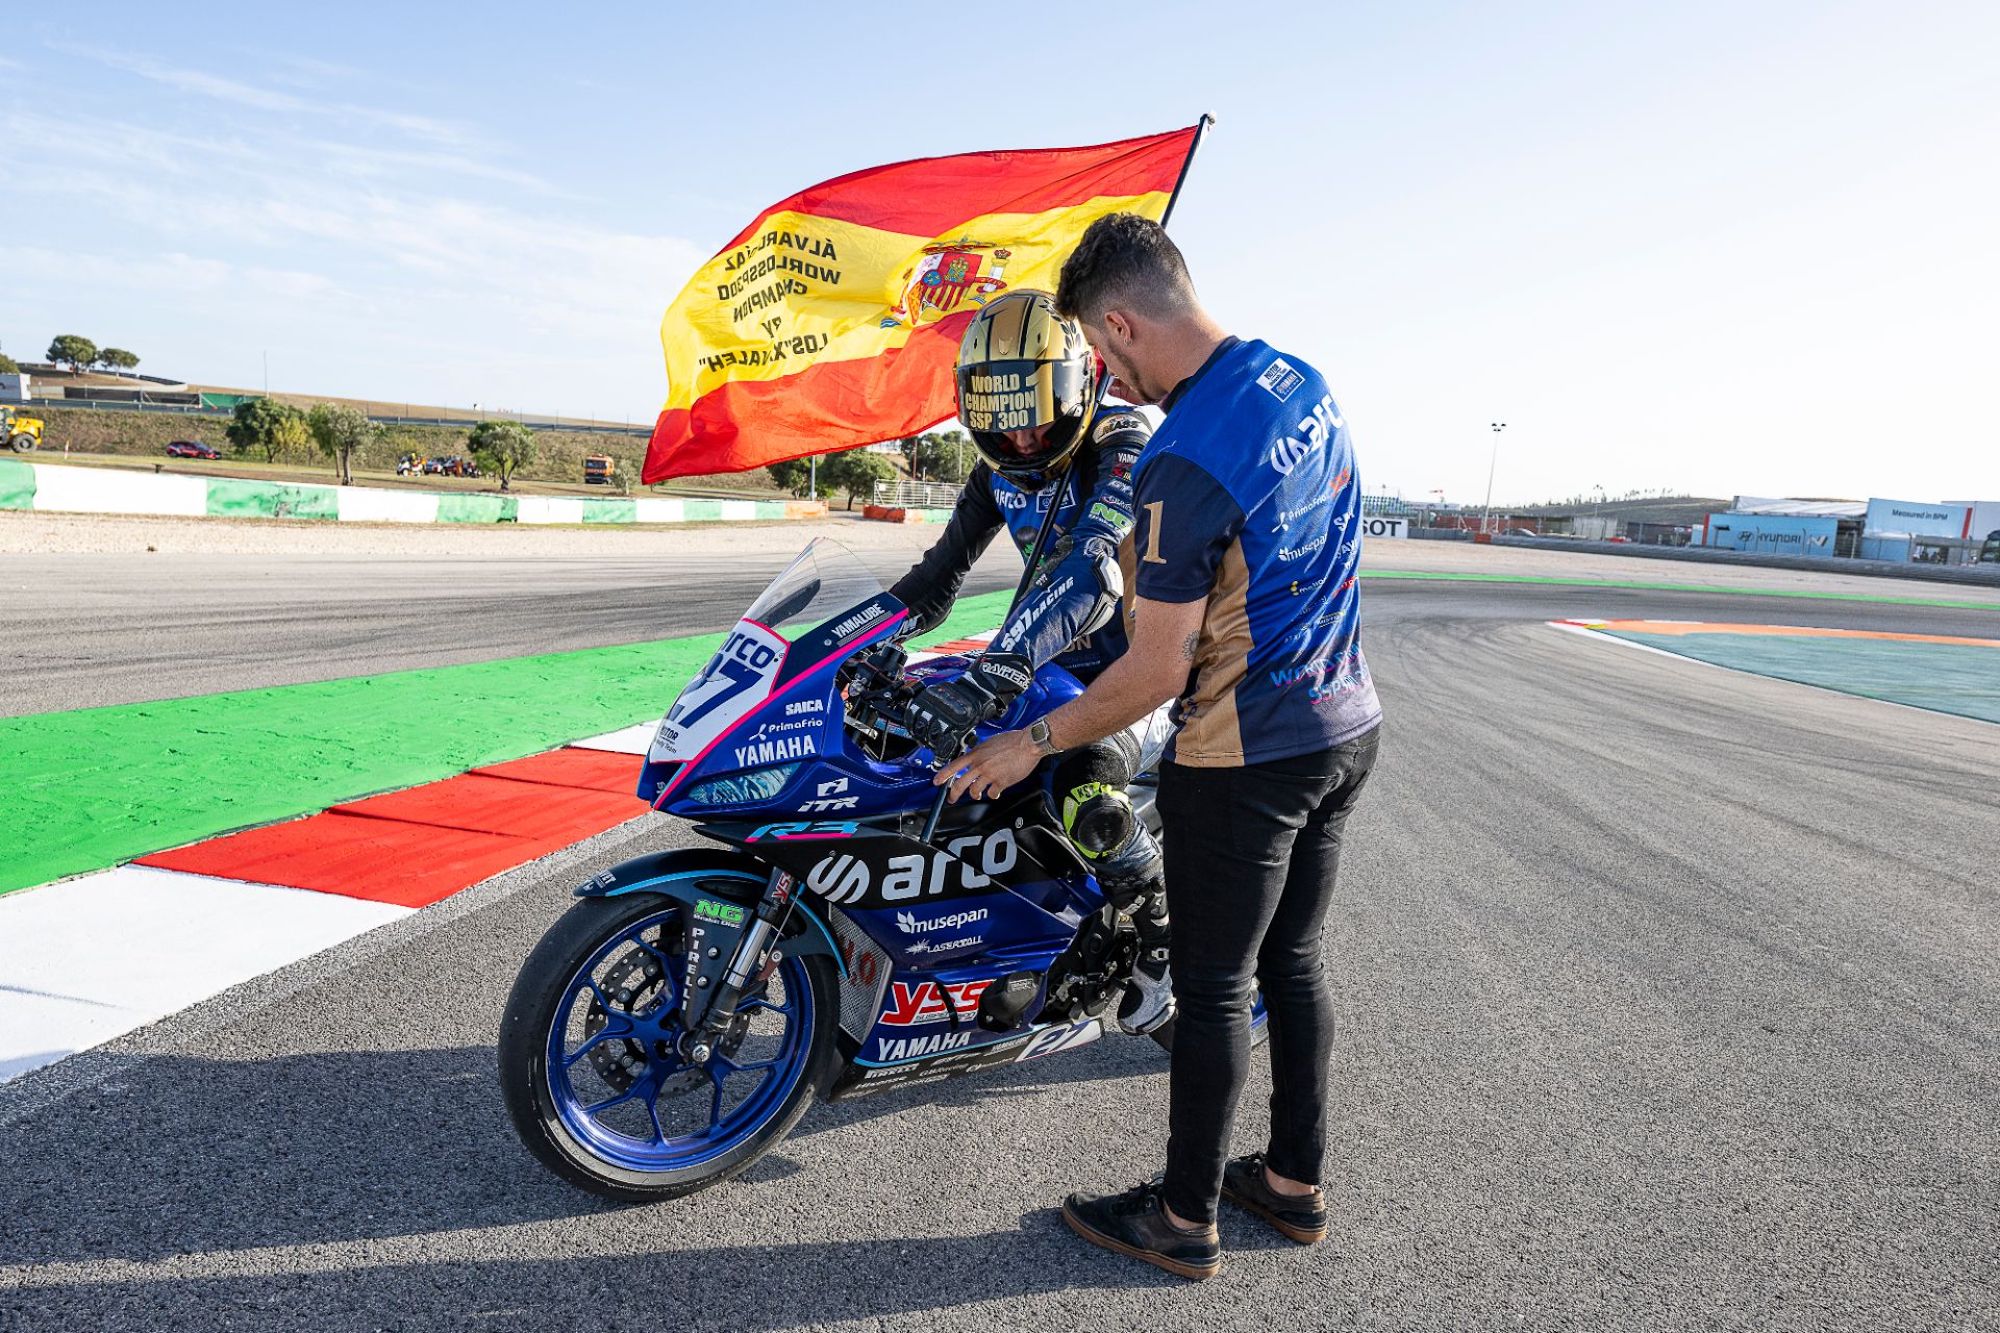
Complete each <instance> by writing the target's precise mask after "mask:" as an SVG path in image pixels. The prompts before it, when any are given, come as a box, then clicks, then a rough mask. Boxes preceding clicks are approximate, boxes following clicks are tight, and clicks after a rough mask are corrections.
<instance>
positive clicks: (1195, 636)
mask: <svg viewBox="0 0 2000 1333" xmlns="http://www.w3.org/2000/svg"><path fill="white" fill-rule="evenodd" d="M1200 642H1201V631H1200V630H1196V631H1195V632H1194V633H1192V634H1190V635H1188V636H1187V638H1186V639H1185V640H1183V641H1182V643H1181V657H1182V658H1183V659H1185V660H1186V661H1189V662H1192V661H1194V650H1195V646H1196V645H1197V644H1199V643H1200Z"/></svg>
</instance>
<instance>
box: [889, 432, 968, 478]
mask: <svg viewBox="0 0 2000 1333" xmlns="http://www.w3.org/2000/svg"><path fill="white" fill-rule="evenodd" d="M907 456H908V457H909V458H910V464H911V466H910V475H911V476H912V477H913V478H916V479H918V480H921V481H937V482H944V483H945V484H947V485H962V484H963V483H964V481H965V479H966V478H967V477H969V476H971V475H972V465H973V464H974V463H976V462H978V461H979V454H978V452H977V451H976V450H974V449H973V447H972V441H971V440H970V439H969V438H967V436H966V434H965V432H964V431H957V430H953V431H944V432H941V433H939V434H935V435H926V436H924V437H922V438H921V439H919V440H918V441H917V444H916V448H915V449H914V450H911V451H910V452H909V454H908V455H907Z"/></svg>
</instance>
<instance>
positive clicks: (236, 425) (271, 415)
mask: <svg viewBox="0 0 2000 1333" xmlns="http://www.w3.org/2000/svg"><path fill="white" fill-rule="evenodd" d="M223 434H224V435H225V436H226V437H228V440H229V447H230V448H232V449H234V450H235V451H236V452H237V453H239V454H247V453H249V452H250V451H251V450H253V449H257V450H262V451H263V454H264V461H265V462H267V463H275V462H276V461H277V460H278V455H279V454H280V453H286V452H292V451H298V450H303V449H304V447H305V443H306V441H307V439H309V438H310V436H309V434H308V432H307V430H306V419H305V414H304V413H302V412H300V411H299V409H298V408H296V407H293V406H292V405H291V404H290V403H281V402H279V401H278V400H277V399H275V398H246V399H244V400H243V401H242V402H240V403H238V404H237V405H236V411H235V413H234V414H233V415H232V416H231V417H230V421H229V425H228V427H227V428H226V429H225V430H224V431H223Z"/></svg>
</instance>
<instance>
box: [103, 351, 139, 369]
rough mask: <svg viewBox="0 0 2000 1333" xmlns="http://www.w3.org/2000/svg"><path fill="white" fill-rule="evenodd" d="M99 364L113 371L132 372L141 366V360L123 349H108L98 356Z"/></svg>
mask: <svg viewBox="0 0 2000 1333" xmlns="http://www.w3.org/2000/svg"><path fill="white" fill-rule="evenodd" d="M97 363H98V364H99V365H101V366H109V367H111V368H112V369H113V370H131V369H133V368H134V367H136V366H137V365H138V364H139V358H138V357H137V356H135V355H134V354H133V353H131V352H128V351H126V350H125V349H124V348H122V347H107V348H105V349H104V350H103V351H101V352H99V353H98V354H97Z"/></svg>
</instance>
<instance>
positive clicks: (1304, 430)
mask: <svg viewBox="0 0 2000 1333" xmlns="http://www.w3.org/2000/svg"><path fill="white" fill-rule="evenodd" d="M1346 424H1347V423H1346V422H1344V421H1342V420H1341V418H1340V416H1339V415H1338V414H1337V413H1335V411H1334V410H1333V395H1332V394H1322V395H1321V396H1320V400H1319V401H1318V402H1317V403H1315V404H1313V410H1312V415H1311V416H1308V417H1305V418H1303V419H1302V420H1300V422H1299V424H1298V427H1297V430H1296V431H1295V432H1294V433H1293V434H1291V435H1287V436H1286V437H1285V438H1284V439H1282V440H1279V441H1278V442H1277V443H1276V444H1274V445H1272V446H1271V452H1270V454H1269V455H1268V461H1269V462H1270V464H1271V466H1272V468H1274V469H1275V470H1276V471H1277V473H1278V475H1279V476H1281V477H1289V476H1290V475H1291V474H1292V469H1293V468H1295V467H1297V466H1298V465H1299V462H1300V460H1301V459H1303V458H1305V457H1306V456H1307V455H1308V454H1311V453H1312V452H1313V451H1314V450H1316V449H1318V448H1320V447H1321V446H1322V445H1324V444H1325V443H1326V442H1327V441H1328V440H1330V439H1332V438H1333V433H1334V432H1335V431H1337V430H1339V429H1340V428H1341V427H1342V426H1344V425H1346Z"/></svg>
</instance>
